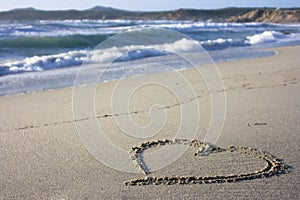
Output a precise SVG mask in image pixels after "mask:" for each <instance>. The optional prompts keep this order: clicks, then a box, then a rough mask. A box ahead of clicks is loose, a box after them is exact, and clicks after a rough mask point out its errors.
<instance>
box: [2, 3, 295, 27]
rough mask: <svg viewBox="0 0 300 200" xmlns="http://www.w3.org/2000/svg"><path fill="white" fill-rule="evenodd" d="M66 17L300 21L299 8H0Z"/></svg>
mask: <svg viewBox="0 0 300 200" xmlns="http://www.w3.org/2000/svg"><path fill="white" fill-rule="evenodd" d="M66 19H75V20H76V19H100V20H101V19H102V20H104V19H128V20H195V21H213V22H226V21H228V22H252V21H253V22H277V23H290V22H300V8H297V9H274V8H273V9H272V8H263V9H257V8H224V9H211V10H197V9H177V10H172V11H153V12H142V11H127V10H121V9H116V8H111V7H103V6H95V7H93V8H91V9H87V10H55V11H48V10H47V11H46V10H37V9H34V8H23V9H13V10H9V11H3V12H0V20H66Z"/></svg>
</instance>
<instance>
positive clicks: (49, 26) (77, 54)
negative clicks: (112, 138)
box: [0, 20, 300, 95]
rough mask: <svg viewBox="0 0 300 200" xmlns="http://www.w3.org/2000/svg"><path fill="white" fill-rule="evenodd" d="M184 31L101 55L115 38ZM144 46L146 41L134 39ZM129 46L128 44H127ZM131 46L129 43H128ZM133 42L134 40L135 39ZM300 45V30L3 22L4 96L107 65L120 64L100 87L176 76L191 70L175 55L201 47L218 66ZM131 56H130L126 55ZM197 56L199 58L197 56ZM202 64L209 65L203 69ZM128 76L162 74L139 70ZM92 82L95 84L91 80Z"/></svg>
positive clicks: (0, 91)
mask: <svg viewBox="0 0 300 200" xmlns="http://www.w3.org/2000/svg"><path fill="white" fill-rule="evenodd" d="M140 28H143V29H157V28H160V29H161V28H163V29H166V30H174V31H178V32H179V33H181V34H184V35H186V37H185V38H180V37H178V38H175V39H174V38H172V39H173V40H171V39H168V37H163V36H162V37H161V40H158V39H157V38H155V42H153V43H151V41H150V42H147V43H146V45H145V44H143V43H134V42H133V43H132V44H130V43H128V42H126V43H124V44H122V42H121V43H120V42H119V43H118V44H117V45H116V44H112V45H110V46H107V48H102V49H97V48H96V49H95V47H97V45H98V44H99V43H101V42H103V41H105V40H106V39H108V38H111V37H112V36H116V35H118V34H120V33H124V32H130V31H133V30H139V29H140ZM134 39H136V40H139V39H140V40H142V39H141V38H138V36H137V38H134ZM124 40H127V39H126V38H125V39H124ZM128 40H129V38H128ZM131 40H132V38H131ZM297 44H300V24H272V23H206V22H193V21H129V20H105V21H102V20H64V21H53V20H49V21H47V20H46V21H26V22H19V21H2V22H0V95H9V94H15V93H26V92H34V91H40V90H47V89H52V88H61V87H69V86H72V85H73V84H74V80H75V78H76V75H77V72H78V68H79V67H80V66H81V65H82V63H90V65H91V67H90V71H91V74H92V73H93V70H95V69H94V67H93V64H97V67H99V65H100V66H101V65H103V67H105V64H106V63H107V62H108V61H110V60H111V59H112V58H117V59H115V60H114V63H113V65H112V67H111V68H110V70H108V72H107V73H105V77H102V78H101V79H100V81H107V80H113V79H119V78H123V76H121V75H123V74H124V72H126V71H129V70H130V68H131V67H132V66H135V65H141V64H143V63H145V62H147V63H151V62H154V63H158V62H159V63H163V64H167V65H171V66H174V67H173V68H172V70H180V69H185V68H188V67H190V66H189V65H187V64H186V63H184V62H180V61H178V60H176V59H175V58H176V56H175V55H172V53H170V52H173V51H174V50H176V51H177V52H178V51H179V52H182V53H186V54H191V55H192V54H193V52H195V48H197V47H198V46H199V45H202V47H203V48H204V49H205V50H206V51H207V52H208V54H209V55H210V56H211V58H212V60H213V61H214V62H221V61H229V60H236V59H247V58H251V57H260V56H268V55H272V54H274V52H271V51H265V50H263V48H266V47H275V46H285V45H297ZM124 52H125V53H124ZM193 56H197V55H193ZM200 64H205V62H204V63H200ZM131 71H133V73H130V74H129V75H127V76H136V75H143V74H150V73H159V72H161V71H164V69H161V70H160V69H158V68H149V67H147V68H145V69H142V70H141V68H139V70H131ZM86 82H89V78H88V77H86Z"/></svg>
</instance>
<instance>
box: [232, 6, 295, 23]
mask: <svg viewBox="0 0 300 200" xmlns="http://www.w3.org/2000/svg"><path fill="white" fill-rule="evenodd" d="M227 21H228V22H273V23H297V22H300V10H299V9H295V10H281V9H255V10H252V11H249V12H248V13H246V14H244V15H239V16H232V17H230V18H229V19H228V20H227Z"/></svg>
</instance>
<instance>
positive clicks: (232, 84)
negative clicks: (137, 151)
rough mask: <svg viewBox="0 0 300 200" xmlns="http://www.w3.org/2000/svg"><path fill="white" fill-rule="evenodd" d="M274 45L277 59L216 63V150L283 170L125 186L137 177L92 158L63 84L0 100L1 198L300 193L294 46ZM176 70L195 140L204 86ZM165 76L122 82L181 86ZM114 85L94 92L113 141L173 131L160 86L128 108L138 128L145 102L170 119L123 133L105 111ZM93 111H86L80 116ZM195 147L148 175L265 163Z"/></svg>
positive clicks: (173, 117) (299, 98) (214, 171)
mask: <svg viewBox="0 0 300 200" xmlns="http://www.w3.org/2000/svg"><path fill="white" fill-rule="evenodd" d="M276 50H277V51H278V54H277V55H275V56H270V57H264V58H257V59H249V60H241V61H233V62H225V63H220V64H218V67H219V69H220V71H221V74H222V79H223V81H224V84H225V91H226V95H227V101H226V106H227V115H226V119H225V124H224V128H223V131H222V134H221V137H220V138H219V140H218V142H217V146H220V147H224V148H226V147H228V146H231V145H235V146H245V147H251V148H256V149H259V150H264V151H266V152H269V153H271V154H273V155H274V156H276V157H277V158H280V159H283V162H284V163H285V164H287V165H289V166H291V167H292V169H291V171H290V172H289V173H288V174H281V175H279V176H272V177H269V178H260V179H254V180H246V181H241V182H235V183H220V184H218V183H217V184H201V185H198V184H192V185H191V184H188V185H177V184H176V185H158V186H156V185H148V186H125V185H124V182H125V181H129V180H132V179H136V178H143V177H144V175H143V174H142V173H125V172H120V171H117V170H114V169H111V168H110V167H107V166H105V165H104V164H102V163H101V162H99V161H98V160H97V159H95V158H94V157H93V156H92V155H91V154H89V152H88V151H87V150H86V149H85V147H84V146H83V144H82V142H81V140H80V139H79V136H78V134H77V131H76V128H75V124H74V120H73V112H72V91H73V90H72V89H71V88H66V89H59V90H53V91H45V92H38V93H32V94H25V95H14V96H7V97H0V113H1V114H0V124H1V126H0V160H1V162H0V169H1V171H0V199H200V198H201V199H221V198H222V199H224V198H225V199H299V190H300V188H299V185H300V179H299V178H300V176H299V174H300V173H299V172H300V170H299V168H300V154H299V153H300V148H299V143H300V135H299V131H300V66H299V63H300V57H299V52H300V46H294V47H282V48H276ZM202 67H203V66H202ZM205 67H206V68H207V67H209V66H205ZM205 67H203V68H204V69H205ZM181 73H182V75H183V76H184V77H185V78H187V80H188V81H189V83H191V85H192V87H193V89H194V90H195V93H196V96H197V98H195V99H194V100H193V101H194V102H196V103H197V104H198V105H199V109H200V112H201V119H200V123H199V129H198V131H197V135H196V139H199V140H201V139H203V138H204V136H205V133H206V130H207V128H208V126H209V121H210V117H211V113H210V108H211V105H210V98H209V95H208V91H207V88H206V86H205V83H204V82H203V79H202V78H201V76H199V74H197V73H196V71H195V69H190V70H185V71H182V72H181ZM172 74H173V73H171V72H167V73H163V74H156V75H149V76H146V77H135V78H129V79H126V80H123V81H122V82H121V83H122V84H125V83H127V84H128V83H129V84H130V83H136V82H139V81H141V80H145V79H146V80H147V79H149V80H151V78H153V77H160V78H163V79H164V78H165V79H166V78H167V79H169V80H170V81H171V82H174V84H178V83H177V80H176V78H174V76H173V75H172ZM211 81H214V80H211ZM117 83H118V82H116V81H112V82H108V83H103V84H99V85H98V87H97V92H96V95H95V97H96V98H95V99H96V101H95V102H96V104H95V109H96V116H97V120H98V121H99V123H100V124H101V126H102V128H103V130H104V132H105V133H106V136H107V137H108V138H109V139H110V140H111V141H112V142H113V143H115V144H116V145H118V146H119V147H121V148H123V149H124V150H126V151H129V150H130V148H131V147H133V146H137V145H139V144H140V143H142V142H145V141H148V140H149V141H153V140H156V139H163V138H173V137H175V133H176V131H177V129H178V126H179V124H180V120H181V117H180V106H181V104H180V103H178V102H177V101H176V98H175V96H174V95H173V94H172V93H171V92H170V91H168V90H166V89H165V88H162V87H159V86H157V85H150V86H146V87H143V88H140V89H139V90H137V91H136V93H135V94H134V95H133V96H132V98H131V101H130V104H129V112H131V113H132V116H131V117H132V119H133V120H134V121H135V122H136V123H137V124H139V125H145V124H147V123H148V122H149V118H148V113H147V111H148V109H149V106H151V105H152V104H153V103H159V104H163V105H164V108H163V110H165V111H166V113H167V115H168V117H167V120H166V124H165V125H164V127H163V129H162V130H161V132H159V134H157V135H155V136H153V137H152V138H148V139H135V138H132V137H130V136H128V135H126V134H124V133H123V132H122V131H121V130H120V129H119V128H118V126H117V125H116V124H115V122H114V120H113V117H112V116H111V113H112V111H111V104H110V97H111V91H112V89H113V87H114V86H115V85H116V84H117ZM87 87H89V86H87ZM124 115H126V113H125V114H124ZM93 117H94V116H89V115H88V114H87V116H86V117H85V119H83V121H84V120H85V121H88V120H92V119H93ZM115 117H116V116H115ZM194 153H195V150H194V149H193V148H189V149H188V150H187V152H186V153H185V154H184V155H183V156H182V157H180V159H178V160H177V161H175V162H174V163H172V164H171V165H169V166H167V167H165V168H163V169H160V170H158V171H155V172H153V173H152V174H150V175H152V176H166V175H168V176H171V175H187V176H214V175H226V174H240V173H246V172H253V171H255V170H258V169H261V168H262V167H263V166H264V163H263V161H262V160H261V159H257V158H254V157H251V156H246V155H240V154H235V153H228V152H227V153H223V154H215V155H209V156H206V157H203V158H200V159H199V158H198V157H195V156H194ZM148 164H149V166H150V165H151V163H148Z"/></svg>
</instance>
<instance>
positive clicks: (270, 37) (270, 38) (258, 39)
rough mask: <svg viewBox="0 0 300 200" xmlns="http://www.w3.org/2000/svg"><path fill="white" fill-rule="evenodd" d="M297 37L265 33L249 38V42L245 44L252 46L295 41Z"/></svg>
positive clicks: (274, 32)
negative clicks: (289, 40)
mask: <svg viewBox="0 0 300 200" xmlns="http://www.w3.org/2000/svg"><path fill="white" fill-rule="evenodd" d="M295 36H296V35H295V34H284V33H281V32H277V31H264V32H263V33H259V34H255V35H252V36H247V40H246V41H245V42H246V43H248V44H251V45H255V44H261V43H267V42H276V41H283V40H288V39H293V38H295Z"/></svg>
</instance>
